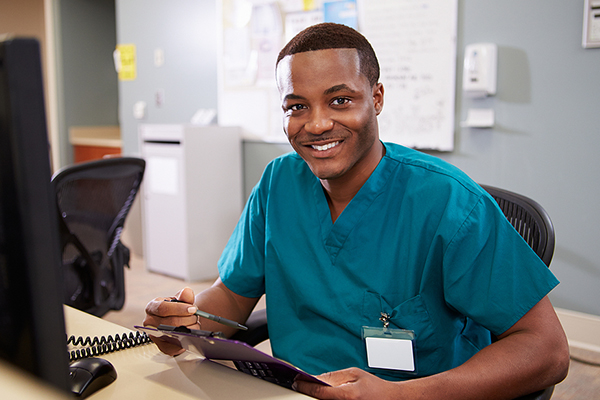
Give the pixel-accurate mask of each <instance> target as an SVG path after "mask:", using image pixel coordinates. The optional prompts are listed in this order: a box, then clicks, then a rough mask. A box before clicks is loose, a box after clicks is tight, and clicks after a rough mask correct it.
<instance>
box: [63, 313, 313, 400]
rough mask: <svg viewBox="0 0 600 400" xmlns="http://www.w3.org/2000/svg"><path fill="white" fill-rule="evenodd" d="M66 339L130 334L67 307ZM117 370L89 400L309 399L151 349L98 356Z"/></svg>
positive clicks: (188, 357) (219, 367) (199, 361)
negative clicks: (111, 380)
mask: <svg viewBox="0 0 600 400" xmlns="http://www.w3.org/2000/svg"><path fill="white" fill-rule="evenodd" d="M65 323H66V330H67V334H68V335H75V336H84V337H85V336H108V335H113V336H114V335H115V334H117V333H118V334H123V333H129V332H132V331H131V330H130V329H127V328H124V327H122V326H119V325H116V324H113V323H112V322H109V321H105V320H103V319H100V318H97V317H95V316H93V315H89V314H86V313H84V312H81V311H79V310H76V309H73V308H71V307H65ZM102 358H105V359H106V360H108V361H110V362H111V363H112V364H113V365H114V367H115V369H116V370H117V375H118V377H117V380H116V381H115V382H114V383H112V384H111V385H109V386H107V387H106V388H104V389H102V390H100V391H98V392H97V393H95V394H93V395H92V396H91V397H90V399H93V400H102V399H136V398H137V399H161V400H163V399H169V400H175V399H207V400H209V399H210V400H212V399H215V400H216V399H237V398H244V399H248V400H253V399H255V400H263V399H266V398H269V399H310V397H307V396H304V395H302V394H299V393H296V392H293V391H291V390H288V389H285V388H282V387H280V386H277V385H274V384H271V383H268V382H265V381H262V380H260V379H257V378H254V377H252V376H249V375H246V374H244V373H242V372H239V371H237V370H235V369H232V368H229V367H227V366H224V365H221V364H218V363H214V362H211V361H208V360H204V359H203V358H202V357H200V356H197V355H195V354H192V353H190V352H186V353H184V354H182V355H180V356H178V357H170V356H167V355H165V354H163V353H161V352H160V351H159V350H158V347H156V345H154V344H149V345H145V346H140V347H136V348H132V349H126V350H121V351H117V352H114V353H110V354H105V355H103V356H102Z"/></svg>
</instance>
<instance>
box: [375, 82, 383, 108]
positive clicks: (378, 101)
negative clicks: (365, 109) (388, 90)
mask: <svg viewBox="0 0 600 400" xmlns="http://www.w3.org/2000/svg"><path fill="white" fill-rule="evenodd" d="M373 107H374V108H375V115H379V114H380V113H381V110H383V84H382V83H376V84H375V85H373Z"/></svg>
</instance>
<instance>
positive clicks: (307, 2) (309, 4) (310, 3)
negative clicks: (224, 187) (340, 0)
mask: <svg viewBox="0 0 600 400" xmlns="http://www.w3.org/2000/svg"><path fill="white" fill-rule="evenodd" d="M315 8H316V4H315V0H304V11H312V10H314V9H315Z"/></svg>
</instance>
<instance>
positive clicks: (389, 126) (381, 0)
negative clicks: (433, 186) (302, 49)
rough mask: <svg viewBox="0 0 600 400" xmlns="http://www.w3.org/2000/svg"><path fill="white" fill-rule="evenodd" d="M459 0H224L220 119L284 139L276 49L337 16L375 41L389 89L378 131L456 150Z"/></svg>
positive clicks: (265, 137)
mask: <svg viewBox="0 0 600 400" xmlns="http://www.w3.org/2000/svg"><path fill="white" fill-rule="evenodd" d="M457 3H458V0H339V1H322V0H321V1H319V0H279V1H267V0H222V7H223V9H222V15H223V19H222V21H221V23H222V34H223V35H222V43H221V46H220V48H221V55H220V57H219V58H220V66H219V75H220V77H219V124H221V125H237V126H242V127H243V129H244V132H245V136H246V139H256V140H261V141H267V142H286V141H287V140H286V137H285V134H284V133H283V129H282V115H283V114H282V111H281V106H280V103H279V95H278V92H277V88H276V86H275V61H276V57H277V54H278V52H279V50H280V49H281V48H282V47H283V46H284V45H285V43H287V41H288V40H289V39H290V38H291V37H293V36H294V35H295V34H296V33H297V32H299V31H300V30H302V29H304V28H305V27H307V26H310V25H313V24H316V23H320V22H323V21H326V22H340V23H344V24H347V25H349V26H352V27H354V28H356V29H358V30H359V31H360V32H361V33H363V34H364V35H365V36H366V37H367V39H368V40H369V42H370V43H371V45H372V46H373V48H374V50H375V52H376V54H377V57H378V59H379V63H380V68H381V79H380V80H381V82H382V83H383V86H384V90H385V103H384V109H383V112H382V113H381V114H380V116H379V128H380V129H379V130H380V137H381V139H382V140H384V141H389V142H395V143H399V144H402V145H405V146H408V147H412V148H417V149H435V150H440V151H451V150H453V144H454V114H455V113H454V106H455V87H456V84H455V76H456V30H457V13H458V4H457Z"/></svg>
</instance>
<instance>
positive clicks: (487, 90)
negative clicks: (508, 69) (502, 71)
mask: <svg viewBox="0 0 600 400" xmlns="http://www.w3.org/2000/svg"><path fill="white" fill-rule="evenodd" d="M497 65H498V46H496V45H495V44H494V43H475V44H470V45H468V46H467V47H466V48H465V61H464V68H463V91H464V92H465V95H466V96H467V97H471V98H478V97H486V96H491V95H494V94H496V75H497Z"/></svg>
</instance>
